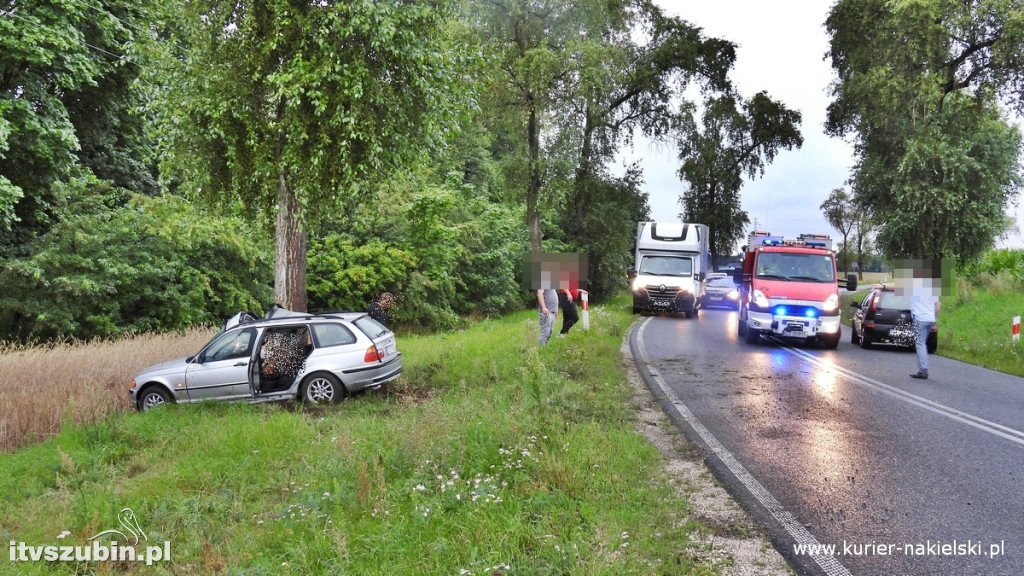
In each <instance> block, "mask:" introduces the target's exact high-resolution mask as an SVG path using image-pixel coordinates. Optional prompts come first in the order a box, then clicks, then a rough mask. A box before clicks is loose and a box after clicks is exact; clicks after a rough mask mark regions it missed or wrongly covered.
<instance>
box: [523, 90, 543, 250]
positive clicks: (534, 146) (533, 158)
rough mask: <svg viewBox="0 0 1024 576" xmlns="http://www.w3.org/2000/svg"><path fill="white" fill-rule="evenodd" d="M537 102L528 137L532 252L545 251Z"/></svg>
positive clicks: (532, 108)
mask: <svg viewBox="0 0 1024 576" xmlns="http://www.w3.org/2000/svg"><path fill="white" fill-rule="evenodd" d="M537 116H538V114H537V105H536V102H533V103H531V105H530V121H529V124H528V126H527V132H528V134H527V137H528V138H529V140H530V158H529V167H528V170H529V178H528V182H527V184H526V223H527V226H528V227H529V230H530V252H532V253H533V254H540V253H541V252H543V251H544V246H543V244H542V243H541V230H540V120H539V119H538V118H537Z"/></svg>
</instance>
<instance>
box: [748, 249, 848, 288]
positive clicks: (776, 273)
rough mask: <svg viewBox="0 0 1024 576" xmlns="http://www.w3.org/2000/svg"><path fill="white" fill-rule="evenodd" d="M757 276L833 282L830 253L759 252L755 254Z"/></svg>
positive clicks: (773, 278)
mask: <svg viewBox="0 0 1024 576" xmlns="http://www.w3.org/2000/svg"><path fill="white" fill-rule="evenodd" d="M756 276H757V277H758V278H765V279H768V280H788V281H792V282H835V280H836V275H835V265H834V264H833V263H832V255H831V254H828V255H825V254H793V253H783V252H761V253H760V254H758V256H757V271H756Z"/></svg>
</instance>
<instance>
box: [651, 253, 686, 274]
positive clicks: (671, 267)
mask: <svg viewBox="0 0 1024 576" xmlns="http://www.w3.org/2000/svg"><path fill="white" fill-rule="evenodd" d="M640 274H653V275H656V276H690V275H691V274H693V261H692V260H690V259H689V258H677V257H675V256H644V259H643V262H642V263H641V264H640Z"/></svg>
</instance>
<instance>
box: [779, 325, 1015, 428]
mask: <svg viewBox="0 0 1024 576" xmlns="http://www.w3.org/2000/svg"><path fill="white" fill-rule="evenodd" d="M776 342H779V343H780V344H781V345H782V347H783V348H784V349H786V350H788V351H789V352H792V353H793V354H795V355H797V356H799V357H801V358H803V359H804V360H805V361H807V362H808V363H809V364H813V365H815V366H817V367H819V368H824V369H826V370H831V371H833V372H837V373H839V374H842V375H843V376H846V377H847V378H849V379H851V380H853V381H855V382H859V383H860V384H863V385H865V386H868V387H871V388H874V389H876V390H878V391H879V392H882V393H885V394H888V395H889V396H892V397H893V398H898V399H900V400H902V401H904V402H906V403H908V404H913V405H914V406H917V407H919V408H924V409H925V410H930V411H932V412H935V413H936V414H939V415H942V416H945V417H946V418H949V419H951V420H956V421H958V422H962V423H964V424H967V425H968V426H973V427H975V428H978V429H979V430H984V431H985V432H988V433H989V434H993V435H995V436H999V437H1001V438H1006V439H1007V440H1009V441H1011V442H1016V443H1017V444H1020V445H1022V446H1024V432H1022V431H1020V430H1017V429H1015V428H1010V427H1008V426H1003V425H1002V424H997V423H995V422H992V421H991V420H986V419H984V418H981V417H979V416H975V415H973V414H968V413H967V412H961V411H960V410H957V409H956V408H951V407H949V406H946V405H945V404H940V403H938V402H934V401H932V400H929V399H927V398H923V397H921V396H918V395H916V394H912V393H910V392H906V391H903V390H900V389H899V388H896V387H894V386H890V385H888V384H886V383H884V382H879V381H878V380H875V379H873V378H868V377H867V376H864V375H861V374H858V373H856V372H854V371H852V370H848V369H846V368H843V367H842V366H838V365H836V364H833V363H832V362H830V361H828V360H823V359H821V358H818V357H816V356H814V355H812V354H809V353H807V352H805V351H803V350H800V349H798V348H793V347H792V346H789V345H787V344H785V343H782V342H781V341H777V340H776Z"/></svg>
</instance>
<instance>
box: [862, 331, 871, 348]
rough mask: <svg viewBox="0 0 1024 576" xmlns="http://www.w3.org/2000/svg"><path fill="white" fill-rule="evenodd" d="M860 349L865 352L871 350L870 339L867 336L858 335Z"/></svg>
mask: <svg viewBox="0 0 1024 576" xmlns="http://www.w3.org/2000/svg"><path fill="white" fill-rule="evenodd" d="M860 347H861V348H863V349H865V350H867V349H869V348H871V338H868V335H867V334H861V335H860Z"/></svg>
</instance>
